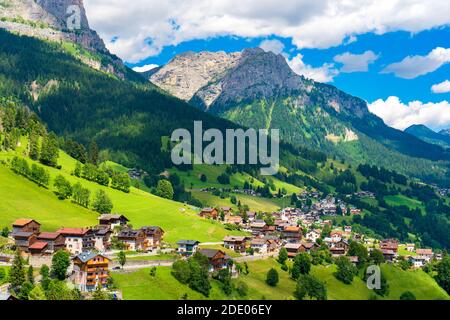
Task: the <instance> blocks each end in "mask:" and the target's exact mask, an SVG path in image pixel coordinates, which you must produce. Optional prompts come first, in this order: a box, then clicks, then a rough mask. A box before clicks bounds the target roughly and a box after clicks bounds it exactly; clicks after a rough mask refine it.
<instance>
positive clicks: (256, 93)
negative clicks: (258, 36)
mask: <svg viewBox="0 0 450 320" xmlns="http://www.w3.org/2000/svg"><path fill="white" fill-rule="evenodd" d="M150 81H151V82H153V83H154V84H155V85H157V86H159V87H161V88H162V89H164V90H166V91H168V92H169V93H171V94H172V95H174V96H176V97H178V98H180V99H183V100H186V101H190V102H191V103H192V104H194V105H196V106H198V107H199V108H201V109H202V110H205V111H209V112H211V113H214V114H223V112H225V111H226V110H227V109H228V108H230V107H233V106H235V105H238V104H240V103H242V102H247V101H248V102H251V101H254V100H258V99H276V98H283V97H287V96H294V97H296V99H297V100H298V101H299V102H301V103H304V105H309V104H314V103H315V104H319V105H321V106H323V107H325V108H327V109H329V110H334V111H335V112H337V113H346V114H349V115H351V116H356V117H359V118H362V117H364V116H365V115H367V114H369V111H368V110H367V105H366V103H365V102H364V101H362V100H361V99H358V98H355V97H352V96H350V95H347V94H345V93H343V92H341V91H339V90H338V89H337V88H335V87H333V86H329V85H325V84H321V83H316V82H314V81H313V80H309V79H306V78H304V77H303V76H300V75H298V74H296V73H295V72H294V71H292V69H291V68H290V67H289V65H288V64H287V62H286V59H285V58H284V57H283V56H282V55H276V54H274V53H272V52H265V51H264V50H262V49H260V48H252V49H246V50H244V51H243V52H236V53H230V54H226V53H224V52H215V53H214V52H200V53H192V52H188V53H185V54H182V55H179V56H177V57H175V58H174V59H173V60H172V61H170V62H169V63H168V64H167V65H165V66H163V67H161V68H159V69H158V70H155V71H154V72H153V73H152V75H151V76H150ZM312 93H316V94H312ZM312 96H314V97H315V101H311V99H312Z"/></svg>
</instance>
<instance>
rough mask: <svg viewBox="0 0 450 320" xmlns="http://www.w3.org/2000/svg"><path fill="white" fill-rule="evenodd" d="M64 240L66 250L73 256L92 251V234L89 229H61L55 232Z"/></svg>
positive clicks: (93, 242)
mask: <svg viewBox="0 0 450 320" xmlns="http://www.w3.org/2000/svg"><path fill="white" fill-rule="evenodd" d="M57 233H59V234H61V235H62V236H63V237H64V238H65V239H66V240H65V244H66V250H67V251H68V252H70V253H71V254H73V255H77V254H81V253H82V252H86V251H90V250H92V249H94V244H95V240H94V232H93V230H92V229H89V228H61V229H59V230H58V231H57Z"/></svg>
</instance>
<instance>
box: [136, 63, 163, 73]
mask: <svg viewBox="0 0 450 320" xmlns="http://www.w3.org/2000/svg"><path fill="white" fill-rule="evenodd" d="M158 67H159V66H158V65H157V64H147V65H145V66H141V67H134V68H133V70H134V71H136V72H146V71H150V70H152V69H155V68H158Z"/></svg>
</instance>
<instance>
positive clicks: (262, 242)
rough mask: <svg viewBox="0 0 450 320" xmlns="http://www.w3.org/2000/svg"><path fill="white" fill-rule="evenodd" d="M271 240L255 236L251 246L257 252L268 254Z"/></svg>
mask: <svg viewBox="0 0 450 320" xmlns="http://www.w3.org/2000/svg"><path fill="white" fill-rule="evenodd" d="M269 245H270V242H269V240H268V239H265V238H254V239H253V240H252V241H251V242H250V248H252V249H253V250H254V251H255V252H256V253H261V254H266V253H267V252H269Z"/></svg>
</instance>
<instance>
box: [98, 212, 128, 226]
mask: <svg viewBox="0 0 450 320" xmlns="http://www.w3.org/2000/svg"><path fill="white" fill-rule="evenodd" d="M129 221H130V220H128V218H127V217H125V216H124V215H121V214H102V215H101V216H100V217H99V218H98V223H99V225H100V226H108V227H109V228H110V229H111V230H114V229H115V228H116V227H121V226H122V227H123V226H125V225H126V224H127V223H128V222H129Z"/></svg>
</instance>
